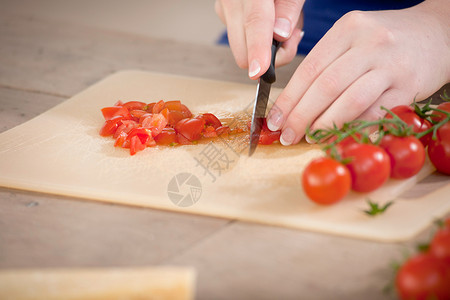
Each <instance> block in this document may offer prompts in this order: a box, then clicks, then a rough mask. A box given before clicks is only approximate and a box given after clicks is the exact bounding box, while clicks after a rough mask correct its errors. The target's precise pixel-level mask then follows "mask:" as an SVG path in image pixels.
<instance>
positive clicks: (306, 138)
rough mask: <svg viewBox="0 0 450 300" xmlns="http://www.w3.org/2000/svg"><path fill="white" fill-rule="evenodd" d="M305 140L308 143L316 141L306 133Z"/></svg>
mask: <svg viewBox="0 0 450 300" xmlns="http://www.w3.org/2000/svg"><path fill="white" fill-rule="evenodd" d="M305 140H306V142H307V143H308V144H315V143H316V141H315V140H313V139H311V138H310V137H309V136H307V135H305Z"/></svg>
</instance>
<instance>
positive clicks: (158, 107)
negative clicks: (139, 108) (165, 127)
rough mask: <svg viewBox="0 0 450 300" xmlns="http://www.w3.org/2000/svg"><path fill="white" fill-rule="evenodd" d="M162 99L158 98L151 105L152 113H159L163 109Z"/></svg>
mask: <svg viewBox="0 0 450 300" xmlns="http://www.w3.org/2000/svg"><path fill="white" fill-rule="evenodd" d="M164 105H165V103H164V100H159V101H158V102H156V103H155V105H153V109H152V113H154V114H159V113H160V112H161V111H162V110H163V109H164Z"/></svg>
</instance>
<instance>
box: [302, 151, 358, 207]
mask: <svg viewBox="0 0 450 300" xmlns="http://www.w3.org/2000/svg"><path fill="white" fill-rule="evenodd" d="M351 182H352V180H351V176H350V172H349V170H348V169H347V168H346V167H345V166H344V165H343V164H341V163H339V162H338V161H336V160H334V159H332V158H329V157H321V158H318V159H315V160H313V161H311V163H310V164H309V165H308V166H307V167H306V168H305V170H304V172H303V175H302V186H303V190H304V191H305V194H306V195H307V196H308V197H309V198H310V199H311V200H312V201H314V202H316V203H318V204H333V203H336V202H338V201H339V200H341V199H342V198H344V197H345V196H346V195H347V194H348V192H349V191H350V187H351Z"/></svg>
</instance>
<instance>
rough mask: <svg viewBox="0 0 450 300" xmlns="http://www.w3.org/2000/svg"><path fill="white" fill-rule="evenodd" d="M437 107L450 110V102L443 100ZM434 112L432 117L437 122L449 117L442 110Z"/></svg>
mask: <svg viewBox="0 0 450 300" xmlns="http://www.w3.org/2000/svg"><path fill="white" fill-rule="evenodd" d="M436 108H438V109H440V110H444V111H447V112H450V102H443V103H441V104H439V105H438V106H437V107H436ZM432 114H433V116H432V117H431V119H432V120H433V121H434V122H436V123H438V122H439V121H442V120H443V119H445V118H446V117H447V116H446V115H445V114H444V113H441V112H440V111H433V112H432Z"/></svg>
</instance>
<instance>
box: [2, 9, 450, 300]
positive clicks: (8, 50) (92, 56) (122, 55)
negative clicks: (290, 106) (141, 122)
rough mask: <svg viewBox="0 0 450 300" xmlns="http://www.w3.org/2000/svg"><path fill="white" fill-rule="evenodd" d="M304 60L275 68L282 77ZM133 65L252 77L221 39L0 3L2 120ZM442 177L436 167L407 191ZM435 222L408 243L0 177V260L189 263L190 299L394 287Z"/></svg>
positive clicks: (430, 186) (353, 294) (364, 293)
mask: <svg viewBox="0 0 450 300" xmlns="http://www.w3.org/2000/svg"><path fill="white" fill-rule="evenodd" d="M300 60H301V58H297V59H296V62H294V63H292V64H291V65H289V66H287V67H285V68H282V69H280V70H279V76H278V78H279V80H278V83H277V85H278V86H280V87H281V86H283V85H285V84H286V82H287V81H288V78H289V77H290V75H291V74H292V73H293V71H294V70H295V67H296V64H298V62H299V61H300ZM130 68H132V69H142V70H150V71H162V72H166V73H172V74H179V75H189V76H196V77H203V78H213V79H218V80H226V81H233V82H247V83H249V82H250V81H249V80H248V79H247V76H246V73H245V72H244V71H242V70H240V69H238V68H237V67H236V66H235V64H234V61H233V58H232V56H231V53H230V51H229V49H227V48H224V47H218V46H204V45H202V46H199V45H195V44H189V43H181V42H173V41H167V40H161V39H152V38H144V37H141V36H138V35H131V34H124V33H119V32H114V31H108V30H102V29H98V28H94V27H87V26H84V25H83V24H76V23H66V22H64V21H54V20H50V19H48V18H39V16H26V15H25V16H24V15H20V16H19V15H14V14H9V13H8V11H5V10H1V11H0V128H1V130H2V131H4V130H7V129H9V128H11V127H13V126H15V125H17V124H20V123H22V122H24V121H27V120H29V119H30V118H32V117H33V116H35V115H36V114H39V113H42V112H44V111H46V110H47V109H48V108H49V107H51V106H53V105H56V104H58V103H60V102H61V101H63V100H65V99H67V98H69V97H71V96H72V95H74V94H75V93H77V92H79V91H81V90H83V89H84V88H86V87H88V86H89V85H91V84H93V83H94V82H96V81H98V80H99V79H101V78H103V77H105V76H106V75H109V74H112V73H114V72H115V71H118V70H122V69H130ZM277 75H278V74H277ZM37 159H38V158H37ZM0 172H1V170H0ZM446 183H448V178H446V177H443V176H438V175H434V176H433V177H431V178H428V179H427V180H425V181H423V182H421V183H420V184H419V185H418V186H416V187H415V188H414V189H413V190H411V191H410V192H408V194H409V196H410V197H414V195H415V194H417V193H428V192H430V191H432V190H434V189H436V188H437V187H438V186H441V185H442V184H446ZM405 213H407V212H405ZM432 230H433V229H432V228H431V227H430V228H429V229H428V230H426V231H424V232H423V233H422V234H420V235H419V236H417V237H416V238H414V239H412V240H410V241H408V242H405V243H395V244H394V243H377V242H370V241H360V240H353V239H348V238H342V237H335V236H328V235H322V234H317V233H310V232H303V231H297V230H289V229H283V228H276V227H271V226H262V225H254V224H248V223H245V222H233V221H227V220H223V219H217V218H210V217H200V216H192V215H184V214H179V213H171V212H163V211H157V210H151V209H139V208H134V207H123V206H117V205H111V204H103V203H94V202H85V201H80V200H78V199H75V198H71V197H56V196H49V195H46V194H38V193H30V192H24V191H18V190H13V189H7V188H0V267H1V268H50V267H57V268H65V267H68V268H69V267H130V266H155V265H167V264H171V265H179V266H192V267H194V268H195V269H196V270H197V272H198V281H197V294H196V298H197V299H256V298H258V299H274V298H278V299H281V298H283V299H298V298H302V299H330V298H333V299H395V295H394V294H392V293H388V294H385V293H384V292H383V287H384V286H385V285H386V284H388V283H389V281H390V280H391V276H392V270H391V267H390V263H391V262H392V261H394V260H396V261H399V260H401V259H402V258H403V257H404V253H405V251H406V252H408V251H409V252H412V251H414V249H415V245H416V244H417V243H419V242H423V241H426V240H428V239H429V236H430V232H431V231H432Z"/></svg>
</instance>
